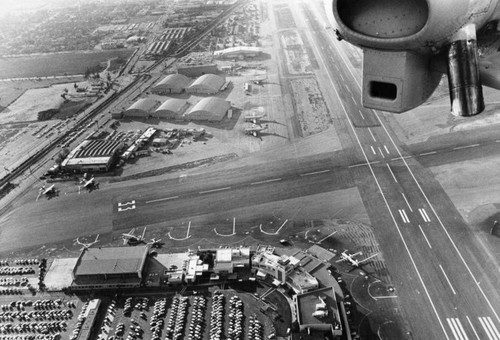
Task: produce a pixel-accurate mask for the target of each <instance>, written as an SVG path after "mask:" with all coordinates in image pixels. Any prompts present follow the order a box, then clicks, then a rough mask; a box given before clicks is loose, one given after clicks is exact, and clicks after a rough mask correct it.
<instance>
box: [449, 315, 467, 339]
mask: <svg viewBox="0 0 500 340" xmlns="http://www.w3.org/2000/svg"><path fill="white" fill-rule="evenodd" d="M446 321H447V322H448V326H450V328H451V331H452V332H453V335H454V336H455V339H457V340H468V339H469V338H468V337H467V334H465V332H464V331H463V327H462V324H461V323H460V320H459V319H458V318H446Z"/></svg>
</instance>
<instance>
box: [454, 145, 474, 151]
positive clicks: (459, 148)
mask: <svg viewBox="0 0 500 340" xmlns="http://www.w3.org/2000/svg"><path fill="white" fill-rule="evenodd" d="M479 145H481V144H471V145H465V146H457V147H454V148H453V149H452V150H461V149H468V148H475V147H476V146H479Z"/></svg>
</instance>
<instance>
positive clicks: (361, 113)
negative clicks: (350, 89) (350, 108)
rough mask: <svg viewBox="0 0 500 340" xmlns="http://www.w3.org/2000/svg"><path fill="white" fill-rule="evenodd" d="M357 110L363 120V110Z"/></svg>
mask: <svg viewBox="0 0 500 340" xmlns="http://www.w3.org/2000/svg"><path fill="white" fill-rule="evenodd" d="M352 100H354V98H353V99H352ZM354 102H356V101H354ZM358 112H359V114H360V115H361V118H363V120H364V119H365V116H364V115H363V112H361V110H358Z"/></svg>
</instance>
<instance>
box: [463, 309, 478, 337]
mask: <svg viewBox="0 0 500 340" xmlns="http://www.w3.org/2000/svg"><path fill="white" fill-rule="evenodd" d="M465 317H466V318H467V321H469V325H470V327H471V328H472V330H473V331H474V334H475V335H476V338H477V340H481V338H480V337H479V334H477V332H476V329H475V328H474V325H473V324H472V322H471V321H470V319H469V316H468V315H466V316H465Z"/></svg>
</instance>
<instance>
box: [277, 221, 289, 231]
mask: <svg viewBox="0 0 500 340" xmlns="http://www.w3.org/2000/svg"><path fill="white" fill-rule="evenodd" d="M286 222H288V219H286V220H285V222H283V224H282V225H281V226H280V227H279V228H278V230H276V234H279V232H280V230H281V228H283V227H284V226H285V224H286Z"/></svg>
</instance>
